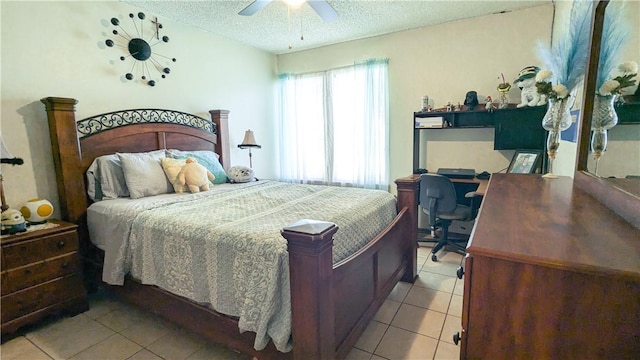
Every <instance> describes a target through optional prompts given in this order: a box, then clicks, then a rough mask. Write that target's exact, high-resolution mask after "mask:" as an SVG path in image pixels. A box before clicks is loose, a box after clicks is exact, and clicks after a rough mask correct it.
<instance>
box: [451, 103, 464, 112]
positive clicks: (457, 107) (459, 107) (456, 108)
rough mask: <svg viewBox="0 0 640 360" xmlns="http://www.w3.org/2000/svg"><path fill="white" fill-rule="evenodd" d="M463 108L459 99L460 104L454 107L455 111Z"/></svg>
mask: <svg viewBox="0 0 640 360" xmlns="http://www.w3.org/2000/svg"><path fill="white" fill-rule="evenodd" d="M460 110H462V107H461V106H460V102H459V101H458V105H456V106H454V107H453V111H460Z"/></svg>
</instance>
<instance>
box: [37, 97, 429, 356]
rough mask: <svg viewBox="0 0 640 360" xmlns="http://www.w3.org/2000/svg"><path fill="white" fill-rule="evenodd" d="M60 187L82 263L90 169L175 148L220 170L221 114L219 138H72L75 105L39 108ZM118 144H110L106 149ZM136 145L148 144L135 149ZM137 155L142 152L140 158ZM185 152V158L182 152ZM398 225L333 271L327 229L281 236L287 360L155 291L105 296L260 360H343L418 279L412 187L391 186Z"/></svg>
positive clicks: (217, 116) (174, 127)
mask: <svg viewBox="0 0 640 360" xmlns="http://www.w3.org/2000/svg"><path fill="white" fill-rule="evenodd" d="M42 102H43V103H44V104H45V105H46V110H47V116H48V120H49V128H50V135H51V143H52V153H53V155H54V163H55V168H56V175H57V181H58V191H59V197H60V209H61V212H62V218H63V219H65V220H67V221H71V222H74V223H76V224H78V225H79V227H80V228H79V230H80V234H81V242H82V244H81V245H82V255H83V257H85V259H86V258H90V255H91V254H92V253H95V252H96V251H95V247H94V246H93V245H92V244H91V242H90V241H89V239H88V235H87V234H88V232H87V231H86V221H85V218H86V210H87V206H88V202H89V200H88V199H87V196H86V186H85V183H84V181H85V180H84V173H85V172H86V170H87V168H88V166H89V165H90V164H91V162H92V161H93V159H94V158H95V157H97V156H99V155H104V154H109V153H115V152H116V151H121V152H122V151H127V152H135V151H136V150H138V151H149V150H153V149H162V148H171V147H182V148H185V149H190V150H198V149H212V150H215V151H216V152H218V153H219V154H220V155H221V160H222V162H223V165H224V166H225V167H226V166H228V155H227V154H228V135H227V133H226V131H227V130H226V129H227V126H226V125H227V114H228V112H227V111H224V110H222V111H220V110H218V111H211V115H212V118H213V124H215V127H216V128H217V133H205V134H203V133H202V132H201V131H200V130H195V129H192V128H189V129H185V127H184V126H182V125H180V124H178V123H172V124H153V125H149V124H131V125H127V127H126V129H124V130H122V128H121V130H116V131H111V130H110V131H109V132H104V133H100V134H97V135H91V136H86V137H84V138H79V137H78V135H77V130H78V129H77V128H76V120H75V104H76V103H77V101H76V100H75V99H65V98H45V99H43V100H42ZM116 138H117V139H118V140H114V139H116ZM142 139H146V140H144V141H142ZM141 146H143V147H142V148H141ZM189 147H190V148H189ZM396 184H397V185H398V216H397V217H396V218H395V219H394V221H393V222H392V223H391V224H390V225H389V226H387V228H386V229H385V230H384V231H383V232H382V233H381V234H379V235H378V236H377V237H376V238H375V239H374V240H373V241H371V242H370V243H369V244H368V245H367V246H366V247H365V248H363V249H361V250H359V251H358V252H357V253H355V254H353V255H352V256H350V257H348V258H347V259H345V260H343V261H341V262H340V263H338V264H335V265H334V264H333V263H332V246H333V234H334V233H335V232H336V231H339V229H338V228H337V226H336V225H335V224H331V223H318V222H313V221H312V222H309V221H307V222H306V223H302V224H298V225H303V226H302V227H296V226H291V227H288V228H286V229H284V230H283V231H282V235H283V236H284V237H285V238H286V239H287V241H288V249H289V267H290V268H289V271H290V283H291V304H292V321H293V323H292V333H293V334H292V338H293V351H292V352H291V353H287V354H283V353H280V352H278V351H276V350H275V347H274V346H273V344H271V343H270V344H269V346H268V347H267V349H265V350H262V351H256V350H255V349H253V342H254V335H253V334H251V333H244V334H240V333H239V330H238V323H237V320H236V319H233V318H230V317H228V316H225V315H221V314H219V313H217V312H215V311H213V310H211V309H209V308H207V307H204V306H201V305H199V304H196V303H194V302H192V301H190V300H188V299H185V298H182V297H179V296H176V295H173V294H170V293H168V292H166V291H164V290H161V289H159V288H157V287H154V286H146V285H141V284H140V283H137V282H135V281H132V280H129V279H128V280H127V281H126V282H125V286H122V287H108V288H110V289H111V290H113V291H114V292H116V293H117V294H119V295H120V296H121V297H122V298H123V299H125V300H127V301H129V302H132V303H135V304H139V305H140V306H142V307H143V308H145V309H149V310H150V311H153V312H155V313H157V314H158V315H161V316H163V317H165V318H167V319H169V320H171V321H173V322H176V323H178V324H180V325H182V326H184V327H185V328H187V329H190V330H191V331H194V332H196V333H198V334H200V335H202V336H204V337H205V338H207V339H209V340H210V341H213V342H217V343H221V344H225V345H227V346H229V347H231V348H233V349H237V350H239V351H241V352H243V353H246V354H249V355H251V356H253V357H255V358H259V359H271V358H291V357H293V358H294V359H305V360H306V359H334V358H344V357H345V356H346V355H347V353H348V352H349V351H350V350H351V348H352V346H353V345H354V344H355V342H356V341H357V340H358V338H359V337H360V336H361V335H362V333H363V332H364V330H365V328H366V326H367V324H368V323H369V321H370V320H371V318H372V317H373V316H374V315H375V313H376V312H377V311H378V309H379V308H380V306H381V305H382V303H383V302H384V300H385V299H386V297H387V296H388V295H389V293H390V292H391V290H392V289H393V287H394V286H395V284H396V283H397V282H398V281H399V280H403V281H408V282H413V281H414V280H415V277H416V275H417V267H416V263H417V259H416V256H417V255H416V254H417V243H416V239H417V198H418V186H419V183H418V182H417V181H415V179H412V178H404V179H399V180H397V181H396Z"/></svg>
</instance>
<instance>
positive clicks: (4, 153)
mask: <svg viewBox="0 0 640 360" xmlns="http://www.w3.org/2000/svg"><path fill="white" fill-rule="evenodd" d="M0 158H1V159H0V163H2V164H11V165H22V164H23V163H24V161H22V159H20V158H17V157H15V156H13V155H12V154H11V153H10V152H9V150H8V149H7V147H6V146H5V145H4V140H2V136H0ZM2 176H3V174H2V168H1V167H0V200H1V201H2V206H0V208H1V211H5V210H7V209H8V208H9V205H7V201H6V200H5V199H4V187H3V186H2Z"/></svg>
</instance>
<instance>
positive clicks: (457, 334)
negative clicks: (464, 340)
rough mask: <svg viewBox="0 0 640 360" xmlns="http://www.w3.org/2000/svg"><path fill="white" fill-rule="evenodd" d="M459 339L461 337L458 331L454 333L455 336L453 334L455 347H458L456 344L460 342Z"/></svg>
mask: <svg viewBox="0 0 640 360" xmlns="http://www.w3.org/2000/svg"><path fill="white" fill-rule="evenodd" d="M460 339H461V337H460V332H459V331H456V333H455V334H453V342H454V343H455V344H456V345H458V343H459V342H460Z"/></svg>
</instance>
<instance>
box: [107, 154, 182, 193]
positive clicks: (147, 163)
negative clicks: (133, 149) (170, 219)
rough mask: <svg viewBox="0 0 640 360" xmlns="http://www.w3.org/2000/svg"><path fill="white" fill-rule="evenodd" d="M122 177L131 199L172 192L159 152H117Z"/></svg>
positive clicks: (163, 155)
mask: <svg viewBox="0 0 640 360" xmlns="http://www.w3.org/2000/svg"><path fill="white" fill-rule="evenodd" d="M117 155H118V158H119V159H120V162H121V163H122V169H123V170H124V179H125V181H126V183H127V188H129V195H130V196H131V198H132V199H139V198H142V197H145V196H152V195H159V194H167V193H170V192H173V186H172V185H171V183H170V182H169V179H167V176H166V175H165V174H164V170H162V166H161V165H160V159H161V158H164V157H165V153H164V151H163V152H161V153H117Z"/></svg>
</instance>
